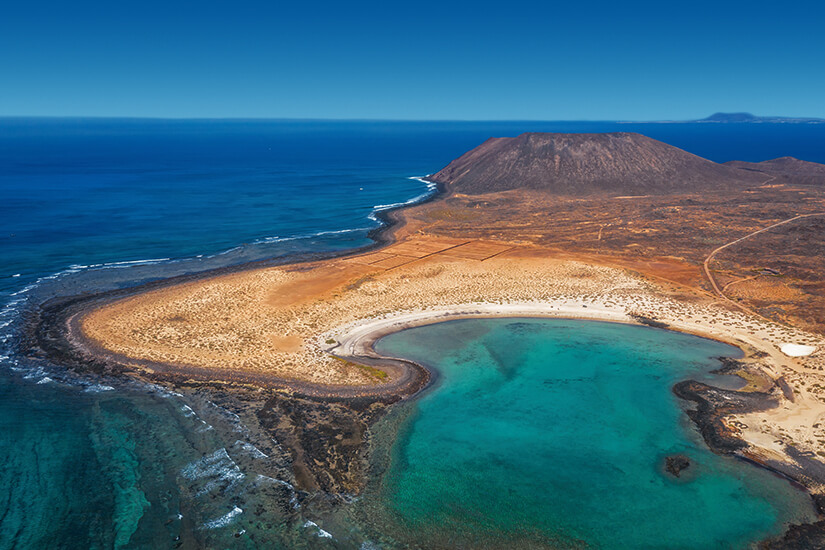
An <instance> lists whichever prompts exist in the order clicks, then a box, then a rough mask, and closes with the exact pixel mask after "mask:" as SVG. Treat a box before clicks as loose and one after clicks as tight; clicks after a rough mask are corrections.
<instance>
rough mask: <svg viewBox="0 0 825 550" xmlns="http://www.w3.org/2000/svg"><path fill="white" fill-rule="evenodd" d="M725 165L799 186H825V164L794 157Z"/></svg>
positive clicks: (737, 161)
mask: <svg viewBox="0 0 825 550" xmlns="http://www.w3.org/2000/svg"><path fill="white" fill-rule="evenodd" d="M725 165H726V166H732V167H734V168H740V169H742V170H754V171H757V172H764V173H765V174H768V175H770V176H777V178H780V177H781V178H782V179H783V180H785V181H789V182H791V183H796V184H800V185H825V164H817V163H815V162H808V161H806V160H799V159H797V158H794V157H781V158H778V159H772V160H766V161H763V162H743V161H741V160H734V161H731V162H726V163H725Z"/></svg>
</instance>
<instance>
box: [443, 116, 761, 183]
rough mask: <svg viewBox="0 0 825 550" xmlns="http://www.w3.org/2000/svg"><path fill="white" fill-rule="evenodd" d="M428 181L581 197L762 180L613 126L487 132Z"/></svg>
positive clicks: (757, 174)
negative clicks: (587, 130)
mask: <svg viewBox="0 0 825 550" xmlns="http://www.w3.org/2000/svg"><path fill="white" fill-rule="evenodd" d="M430 179H432V180H433V181H436V182H439V183H444V184H447V185H448V186H449V189H450V190H451V191H453V192H456V193H463V194H467V195H478V194H483V193H494V192H497V191H507V190H510V189H517V188H528V189H535V190H543V191H546V192H548V193H550V194H554V195H573V196H576V195H580V196H581V195H597V194H598V195H603V194H610V195H662V194H672V193H689V192H694V191H697V190H699V191H701V190H719V189H729V188H738V187H742V186H746V185H754V184H758V183H761V182H763V181H764V180H765V179H766V178H765V176H764V175H763V174H759V173H758V172H754V171H748V170H740V169H738V168H735V167H732V166H724V165H721V164H716V163H715V162H711V161H709V160H707V159H703V158H701V157H697V156H696V155H692V154H690V153H688V152H686V151H683V150H681V149H678V148H676V147H673V146H671V145H667V144H666V143H662V142H661V141H656V140H655V139H651V138H649V137H646V136H643V135H641V134H633V133H624V132H621V133H605V134H540V133H526V134H522V135H520V136H518V137H514V138H492V139H489V140H487V141H485V142H484V143H483V144H481V145H479V146H478V147H476V148H475V149H473V150H472V151H469V152H468V153H465V154H464V155H462V156H461V157H459V158H457V159H456V160H454V161H453V162H451V163H450V164H449V165H448V166H447V167H445V168H444V169H442V170H441V171H439V172H438V173H436V174H434V175H432V176H431V177H430Z"/></svg>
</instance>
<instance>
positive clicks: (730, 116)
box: [628, 112, 825, 124]
mask: <svg viewBox="0 0 825 550" xmlns="http://www.w3.org/2000/svg"><path fill="white" fill-rule="evenodd" d="M628 122H629V121H628ZM633 122H641V123H644V122H645V121H633ZM647 122H648V123H656V124H679V123H713V124H823V123H825V118H816V117H785V116H757V115H754V114H752V113H721V112H720V113H713V114H712V115H710V116H709V117H705V118H700V119H696V120H653V121H647Z"/></svg>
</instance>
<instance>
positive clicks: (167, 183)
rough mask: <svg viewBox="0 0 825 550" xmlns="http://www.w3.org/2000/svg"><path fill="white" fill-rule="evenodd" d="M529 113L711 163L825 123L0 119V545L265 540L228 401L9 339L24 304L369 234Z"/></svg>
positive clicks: (777, 145) (809, 151)
mask: <svg viewBox="0 0 825 550" xmlns="http://www.w3.org/2000/svg"><path fill="white" fill-rule="evenodd" d="M525 131H560V132H603V131H636V132H641V133H644V134H646V135H648V136H651V137H653V138H656V139H660V140H662V141H665V142H667V143H670V144H672V145H675V146H677V147H681V148H683V149H686V150H687V151H690V152H692V153H695V154H698V155H700V156H704V157H706V158H709V159H711V160H714V161H718V162H724V161H728V160H748V161H760V160H766V159H770V158H775V157H780V156H785V155H791V156H795V157H798V158H801V159H804V160H810V161H816V162H825V125H796V124H739V125H736V124H734V125H723V124H634V123H629V124H623V123H613V122H555V123H554V122H370V121H356V122H338V121H254V120H250V121H242V120H236V121H224V120H199V121H171V120H126V119H27V118H8V119H0V461H2V463H3V464H4V468H3V469H0V549H5V548H57V547H65V548H114V547H118V548H120V547H132V548H149V547H167V546H171V545H173V544H172V542H171V541H174V538H175V537H178V536H180V537H182V538H181V540H179V541H177V542H181V543H182V544H183V547H198V546H209V547H230V546H231V547H240V546H244V545H246V546H248V547H254V546H256V545H258V544H259V543H260V540H261V539H260V538H259V539H257V542H255V541H254V540H252V539H249V538H248V537H247V538H244V537H240V538H236V537H234V535H235V534H236V533H238V532H239V530H240V527H238V526H239V525H241V523H240V520H239V519H238V518H239V517H242V513H243V512H235V510H236V509H243V508H244V506H250V505H252V504H251V500H254V499H255V498H263V497H258V496H256V497H252V496H250V495H252V494H253V493H254V491H249V490H246V489H248V488H249V487H248V484H250V483H252V482H251V481H250V480H251V479H253V476H251V474H250V473H249V471H246V470H244V469H243V465H244V464H246V462H244V460H245V459H243V458H241V455H243V454H244V453H245V452H246V451H245V450H244V449H246V448H245V447H243V445H242V443H243V441H241V439H239V438H237V437H235V438H234V439H233V438H229V439H228V437H229V436H227V435H226V434H228V433H235V432H234V430H236V429H240V428H238V427H237V426H234V425H233V424H232V422H230V421H227V420H226V418H229V416H227V415H224V414H222V413H220V411H218V412H215V410H213V408H214V406H213V405H210V404H198V403H192V402H188V401H184V400H183V398H181V397H179V396H175V395H170V394H168V393H163V392H159V391H155V390H154V389H152V388H146V387H140V388H135V387H131V386H130V385H128V384H126V385H124V387H121V385H118V384H117V383H116V381H107V382H105V383H101V381H99V380H91V379H88V380H83V379H81V380H76V379H72V380H69V379H68V378H63V377H62V376H61V375H62V373H61V368H60V365H51V364H48V363H45V362H43V361H41V360H37V359H32V358H25V357H21V356H20V355H19V354H18V353H17V350H16V344H17V338H18V334H19V332H18V330H19V328H20V323H21V319H22V318H23V316H24V315H25V312H26V311H27V310H29V309H31V308H32V307H34V306H36V305H37V304H38V303H39V302H41V301H43V300H46V299H49V298H52V297H55V296H62V295H73V294H78V293H83V292H94V291H97V290H103V289H109V288H115V287H120V286H128V285H133V284H137V283H140V282H142V281H147V280H152V279H157V278H161V277H166V276H170V275H176V274H180V273H187V272H196V271H200V270H205V269H210V268H214V267H219V266H225V265H233V264H238V263H242V262H246V261H251V260H258V259H266V258H273V257H280V256H287V255H291V254H297V253H306V252H323V251H338V250H345V249H349V248H353V247H358V246H364V245H366V244H368V243H369V242H370V241H369V239H368V238H367V234H368V232H369V231H370V230H371V229H374V228H375V227H377V225H378V222H377V221H376V220H375V218H374V214H375V212H376V211H377V210H380V209H383V208H386V207H387V206H388V205H394V204H399V203H404V202H407V201H411V200H415V199H418V198H421V197H424V196H426V195H427V193H429V192H430V190H429V189H428V187H427V185H426V184H425V183H423V182H421V181H419V180H417V179H414V178H415V177H417V176H424V175H426V174H429V173H433V172H435V171H437V170H438V169H440V168H441V167H443V166H444V165H446V164H447V163H448V162H449V161H450V160H452V159H453V158H455V157H457V156H459V155H461V154H462V153H464V152H465V151H467V150H468V149H471V148H472V147H475V146H476V145H478V144H480V143H481V142H483V141H484V140H485V139H487V138H489V137H493V136H497V137H498V136H515V135H518V134H519V133H521V132H525ZM224 424H225V425H226V426H227V427H226V429H219V428H221V426H223V425H224ZM233 437H234V436H233ZM238 442H240V443H238ZM238 445H240V446H238ZM247 454H248V453H247ZM203 461H206V462H203ZM249 467H250V468H253V469H254V466H249ZM276 469H277V468H276ZM236 470H237V472H236ZM268 471H269V470H268ZM187 472H189V473H187ZM192 472H200V473H203V472H206V473H203V475H202V476H199V475H195V474H192ZM210 473H211V474H210ZM189 474H192V475H189ZM209 475H214V476H217V478H218V479H219V480H222V481H221V482H220V483H217V482H216V483H215V484H212V485H210V484H209V482H207V481H203V479H206V478H208V476H209ZM227 476H228V477H227ZM233 476H234V477H233ZM233 480H234V481H233ZM235 481H237V483H236V482H235ZM255 494H258V493H255ZM204 495H208V496H209V498H208V499H207V498H206V497H204ZM182 511H185V513H184V512H182ZM179 514H182V515H183V516H184V517H183V518H179V517H178V515H179ZM311 519H312V518H303V517H301V518H300V519H299V520H295V519H294V518H292V519H290V520H289V521H287V519H284V518H270V522H275V523H276V524H277V525H279V526H280V527H278V528H277V529H276V528H271V527H270V528H269V529H268V530H267V532H270V533H276V532H277V533H281V530H283V531H284V532H287V531H288V532H289V533H292V532H293V531H294V533H293V535H294V536H295V537H297V538H294V539H289V540H292V541H293V542H294V544H296V545H302V544H306V545H313V544H321V543H324V544H326V543H327V542H325V540H326V539H324V538H323V537H320V538H319V537H317V536H314V537H311V538H306V537H305V538H306V540H304V539H303V538H301V536H303V535H302V533H304V531H306V529H305V528H304V525H306V521H311ZM278 521H281V523H278ZM293 527H294V528H293ZM250 529H251V527H250ZM279 529H280V530H279ZM290 530H291V531H290ZM296 533H297V534H296ZM279 536H280V535H279ZM284 536H286V535H284ZM290 536H292V535H290ZM278 540H287V539H278ZM295 541H304V542H295ZM307 541H308V542H307ZM177 542H175V544H177Z"/></svg>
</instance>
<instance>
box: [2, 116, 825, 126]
mask: <svg viewBox="0 0 825 550" xmlns="http://www.w3.org/2000/svg"><path fill="white" fill-rule="evenodd" d="M726 114H728V113H726ZM707 118H709V117H704V118H689V119H649V120H633V119H607V118H604V119H595V118H593V119H588V118H579V119H573V118H571V119H542V118H472V119H471V118H371V117H351V118H349V117H243V116H237V117H234V116H227V117H222V116H216V117H208V116H192V117H188V116H183V117H174V116H130V115H2V114H0V120H31V119H40V120H99V121H104V120H125V121H193V122H196V121H202V122H221V121H225V122H233V121H234V122H408V123H415V122H420V123H428V122H454V123H476V122H478V123H485V122H486V123H491V122H492V123H495V122H524V123H559V122H560V123H568V122H593V123H597V122H612V123H618V124H655V123H685V122H699V121H702V122H705V121H706V119H707ZM756 118H758V119H780V120H783V119H784V120H816V121H823V122H825V118H820V117H815V116H781V115H767V116H762V115H756ZM707 122H709V123H717V122H716V121H707ZM744 123H747V121H744Z"/></svg>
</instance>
